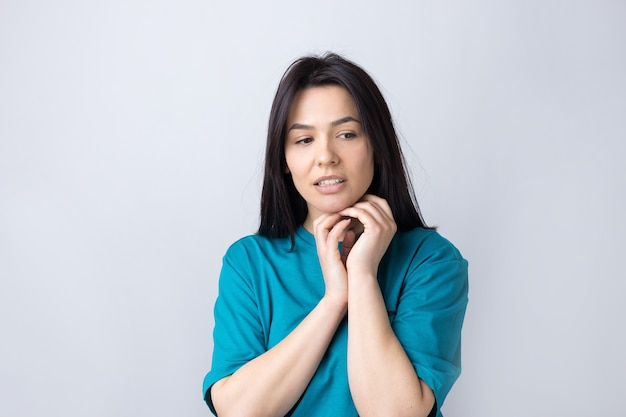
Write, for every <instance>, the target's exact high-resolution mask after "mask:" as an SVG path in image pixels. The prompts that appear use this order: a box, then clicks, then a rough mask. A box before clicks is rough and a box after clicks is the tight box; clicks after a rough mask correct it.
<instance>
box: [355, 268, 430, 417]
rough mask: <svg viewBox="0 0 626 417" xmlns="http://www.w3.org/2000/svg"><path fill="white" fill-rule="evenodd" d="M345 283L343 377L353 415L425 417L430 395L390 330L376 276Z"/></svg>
mask: <svg viewBox="0 0 626 417" xmlns="http://www.w3.org/2000/svg"><path fill="white" fill-rule="evenodd" d="M348 287H349V295H348V305H349V309H348V323H349V326H348V380H349V384H350V392H351V393H352V397H353V399H354V403H355V405H356V407H357V410H358V411H359V415H360V416H362V417H367V416H382V415H393V416H424V417H425V416H427V415H428V414H429V412H430V411H431V409H432V406H433V404H434V395H433V393H432V391H431V390H430V388H429V387H428V386H427V385H426V384H425V383H424V382H423V381H421V380H420V379H419V378H418V376H417V374H416V372H415V369H414V368H413V364H412V363H411V361H410V360H409V358H408V356H407V355H406V353H405V351H404V348H403V347H402V345H401V344H400V342H399V340H398V338H397V337H396V335H395V334H394V332H393V330H392V328H391V325H390V323H389V317H388V314H387V310H386V308H385V303H384V300H383V297H382V294H381V292H380V288H379V286H378V282H377V280H376V277H373V276H363V275H361V276H351V277H350V281H349V284H348Z"/></svg>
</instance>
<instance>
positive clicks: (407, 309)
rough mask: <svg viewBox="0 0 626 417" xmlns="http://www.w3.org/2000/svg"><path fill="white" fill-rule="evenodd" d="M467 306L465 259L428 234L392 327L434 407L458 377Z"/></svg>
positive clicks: (401, 296) (466, 265) (447, 243)
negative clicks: (434, 403) (429, 395)
mask: <svg viewBox="0 0 626 417" xmlns="http://www.w3.org/2000/svg"><path fill="white" fill-rule="evenodd" d="M420 252H421V253H420ZM467 302H468V264H467V261H466V260H465V259H463V258H462V256H461V254H460V253H459V252H458V250H457V249H456V248H455V247H454V246H453V245H452V244H451V243H449V242H448V241H447V240H445V239H444V238H443V237H441V236H440V235H438V234H433V235H432V238H431V239H430V242H428V241H427V242H426V244H424V245H421V247H420V248H418V253H417V255H416V256H415V257H414V260H413V261H412V263H411V264H410V267H409V270H408V273H407V276H406V278H405V281H404V284H403V288H402V291H401V293H400V299H399V301H398V305H397V310H396V315H395V317H394V320H393V323H392V327H393V329H394V332H395V333H396V336H397V337H398V339H399V340H400V343H401V344H402V345H403V347H404V349H405V351H406V353H407V355H408V357H409V359H410V360H411V362H412V363H413V365H414V366H415V369H416V372H417V374H418V376H419V377H420V378H421V379H422V380H423V381H424V382H426V384H428V386H429V387H431V389H432V390H433V392H434V393H435V397H436V401H437V404H438V405H441V404H443V402H444V400H445V398H446V396H447V395H448V392H449V391H450V389H451V388H452V385H453V384H454V382H455V381H456V379H457V378H458V377H459V375H460V373H461V329H462V326H463V320H464V317H465V310H466V307H467ZM437 415H438V416H441V413H440V411H439V410H438V411H437Z"/></svg>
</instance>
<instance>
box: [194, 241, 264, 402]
mask: <svg viewBox="0 0 626 417" xmlns="http://www.w3.org/2000/svg"><path fill="white" fill-rule="evenodd" d="M246 258H247V256H246V254H245V251H244V250H241V248H236V247H231V248H230V249H229V251H228V252H227V253H226V255H225V256H224V259H223V263H222V270H221V273H220V277H219V292H218V297H217V300H216V301H215V308H214V315H215V327H214V330H213V358H212V365H211V370H210V372H209V373H208V374H207V375H206V377H205V378H204V383H203V393H204V396H205V397H204V398H205V400H206V401H207V404H208V406H209V408H210V409H211V411H212V412H213V413H214V414H215V409H214V407H213V403H212V400H211V396H210V392H209V390H210V388H211V386H212V385H213V384H214V383H215V382H217V381H219V380H220V379H222V378H224V377H226V376H229V375H231V374H233V373H234V372H235V371H236V370H237V369H239V368H240V367H241V366H243V365H244V364H246V363H247V362H249V361H250V360H252V359H254V358H256V357H257V356H259V355H261V354H262V353H263V352H265V345H266V342H265V337H264V332H263V329H262V325H261V322H260V318H259V309H258V306H257V302H256V299H255V296H254V290H253V288H252V283H250V282H248V281H246V278H245V277H249V276H251V275H250V273H249V271H246V269H247V268H248V265H249V262H248V260H247V259H246ZM235 265H236V266H235Z"/></svg>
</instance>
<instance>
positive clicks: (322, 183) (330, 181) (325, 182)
mask: <svg viewBox="0 0 626 417" xmlns="http://www.w3.org/2000/svg"><path fill="white" fill-rule="evenodd" d="M342 182H346V180H342V179H340V178H331V179H327V180H321V181H318V182H316V183H315V185H319V186H320V187H327V186H329V185H336V184H341V183H342Z"/></svg>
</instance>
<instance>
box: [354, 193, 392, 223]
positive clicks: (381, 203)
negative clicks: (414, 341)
mask: <svg viewBox="0 0 626 417" xmlns="http://www.w3.org/2000/svg"><path fill="white" fill-rule="evenodd" d="M360 201H369V202H372V203H373V204H375V205H376V207H378V208H379V209H380V210H382V211H383V212H384V213H385V214H386V215H387V216H388V217H390V218H392V219H393V211H392V210H391V206H390V205H389V202H388V201H387V200H385V199H384V198H382V197H378V196H377V195H374V194H365V195H364V196H363V197H362V198H361V200H360Z"/></svg>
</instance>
